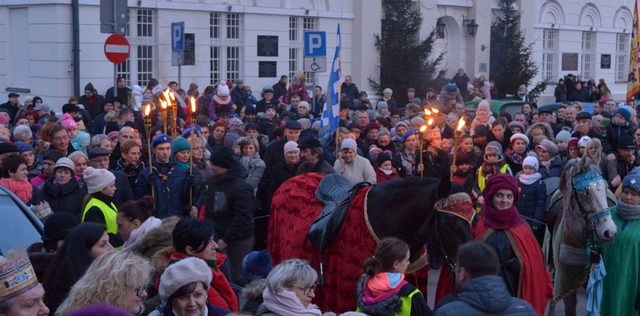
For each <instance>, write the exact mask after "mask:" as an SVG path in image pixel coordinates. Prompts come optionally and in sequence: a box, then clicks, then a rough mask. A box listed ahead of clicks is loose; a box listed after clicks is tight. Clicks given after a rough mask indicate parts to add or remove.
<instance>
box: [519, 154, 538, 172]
mask: <svg viewBox="0 0 640 316" xmlns="http://www.w3.org/2000/svg"><path fill="white" fill-rule="evenodd" d="M522 166H523V167H524V166H530V167H533V169H535V170H536V171H538V168H539V167H540V165H539V164H538V158H536V157H534V156H527V157H526V158H524V160H523V161H522Z"/></svg>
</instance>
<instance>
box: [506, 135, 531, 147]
mask: <svg viewBox="0 0 640 316" xmlns="http://www.w3.org/2000/svg"><path fill="white" fill-rule="evenodd" d="M516 139H521V140H522V141H523V142H524V143H525V144H527V146H529V137H527V135H525V134H522V133H515V134H513V135H511V138H509V142H511V143H513V141H514V140H516Z"/></svg>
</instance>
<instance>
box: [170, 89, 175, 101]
mask: <svg viewBox="0 0 640 316" xmlns="http://www.w3.org/2000/svg"><path fill="white" fill-rule="evenodd" d="M169 96H170V97H171V101H175V100H176V96H175V94H174V93H173V91H171V92H169Z"/></svg>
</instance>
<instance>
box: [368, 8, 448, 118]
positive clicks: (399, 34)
mask: <svg viewBox="0 0 640 316" xmlns="http://www.w3.org/2000/svg"><path fill="white" fill-rule="evenodd" d="M382 11H383V18H382V29H381V34H376V35H375V38H376V42H375V45H376V48H377V50H378V52H379V53H380V56H379V58H378V60H379V63H380V64H379V68H380V81H376V80H375V79H374V78H369V84H370V85H371V86H372V87H373V88H374V89H376V90H377V91H378V92H379V93H380V94H382V90H384V89H385V88H391V89H392V90H393V91H394V97H395V99H396V100H397V101H398V106H404V105H405V103H403V102H406V96H405V94H404V93H405V91H406V90H407V88H415V89H416V96H417V97H420V98H423V97H424V95H425V94H426V90H427V87H431V88H434V90H435V91H436V93H439V92H440V87H441V86H442V83H443V82H444V71H442V70H440V71H438V65H439V64H440V62H441V61H442V58H443V55H442V54H440V55H439V56H438V57H436V58H435V59H434V60H429V57H430V55H431V50H432V49H433V43H434V41H435V39H436V36H435V31H432V32H431V33H430V34H429V35H428V36H427V38H426V39H424V40H422V41H420V38H419V37H420V27H421V25H422V15H421V13H420V9H419V8H417V7H416V6H415V3H414V2H413V1H411V0H382ZM434 24H435V21H434Z"/></svg>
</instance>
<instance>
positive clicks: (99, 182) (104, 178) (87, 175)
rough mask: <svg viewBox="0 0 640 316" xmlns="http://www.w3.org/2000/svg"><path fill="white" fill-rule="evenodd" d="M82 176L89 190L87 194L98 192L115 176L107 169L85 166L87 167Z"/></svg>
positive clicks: (113, 179) (111, 181)
mask: <svg viewBox="0 0 640 316" xmlns="http://www.w3.org/2000/svg"><path fill="white" fill-rule="evenodd" d="M82 178H83V179H84V182H85V183H86V184H87V191H89V194H93V193H96V192H100V191H101V190H102V189H104V188H106V187H108V186H109V185H110V184H111V183H113V182H115V181H116V177H115V176H114V175H113V173H111V171H109V170H107V169H95V168H93V167H87V169H84V173H83V174H82Z"/></svg>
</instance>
